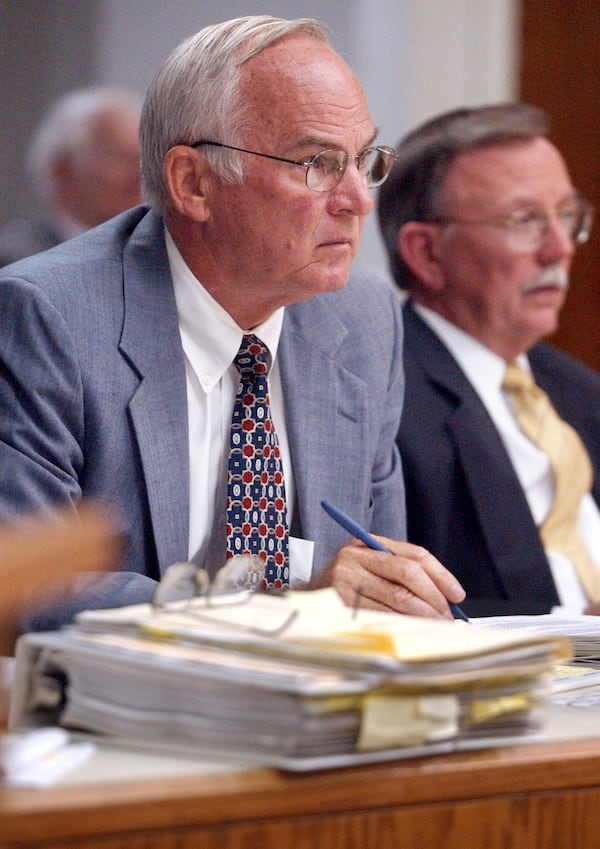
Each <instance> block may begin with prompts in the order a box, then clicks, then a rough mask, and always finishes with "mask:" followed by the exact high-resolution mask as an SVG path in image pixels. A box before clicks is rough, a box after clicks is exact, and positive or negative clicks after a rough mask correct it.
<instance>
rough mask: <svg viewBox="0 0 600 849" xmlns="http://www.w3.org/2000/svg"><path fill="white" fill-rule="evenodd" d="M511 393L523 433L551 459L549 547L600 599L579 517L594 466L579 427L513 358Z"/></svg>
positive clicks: (508, 379) (598, 577) (508, 377)
mask: <svg viewBox="0 0 600 849" xmlns="http://www.w3.org/2000/svg"><path fill="white" fill-rule="evenodd" d="M502 388H503V389H505V390H506V391H507V392H508V393H509V394H510V396H511V398H512V401H513V409H514V413H515V417H516V419H517V421H518V423H519V425H520V427H521V430H522V431H523V433H524V434H525V435H526V436H527V437H528V438H529V439H530V440H531V441H532V442H533V444H534V445H537V447H538V448H540V449H541V450H542V451H543V452H544V453H545V454H547V455H548V457H549V458H550V462H551V464H552V469H553V471H554V480H555V484H554V501H553V503H552V507H551V509H550V512H549V514H548V516H547V517H546V519H545V521H544V523H543V525H542V527H541V529H540V536H541V538H542V541H543V543H544V545H545V547H546V548H548V549H551V550H553V551H558V552H559V553H561V554H563V555H564V556H565V557H567V558H568V559H569V560H570V561H571V563H572V564H573V566H574V567H575V568H576V570H577V574H578V575H579V579H580V581H581V583H582V585H583V588H584V590H585V592H586V595H587V596H588V598H589V600H590V601H600V572H599V571H598V569H596V567H595V566H594V564H593V562H592V561H591V559H590V557H589V555H588V553H587V551H586V549H585V548H584V546H583V545H582V543H581V539H580V537H579V532H578V530H577V521H578V516H579V508H580V505H581V499H582V498H583V496H584V495H585V494H586V493H587V492H589V491H590V489H591V486H592V478H593V473H592V465H591V463H590V458H589V456H588V453H587V451H586V449H585V447H584V445H583V443H582V441H581V439H580V438H579V435H578V434H577V433H576V431H575V430H573V428H572V427H571V426H570V425H569V424H567V422H565V421H563V419H561V418H560V416H559V415H558V413H557V412H556V410H555V409H554V407H553V406H552V403H551V401H550V399H549V398H548V396H547V395H546V393H545V392H544V391H543V390H542V389H540V387H539V386H537V385H536V383H535V382H534V381H533V379H532V377H531V376H530V375H529V374H527V372H525V371H523V369H522V368H519V366H517V365H515V364H514V363H510V364H509V365H508V366H507V368H506V374H505V377H504V381H503V384H502Z"/></svg>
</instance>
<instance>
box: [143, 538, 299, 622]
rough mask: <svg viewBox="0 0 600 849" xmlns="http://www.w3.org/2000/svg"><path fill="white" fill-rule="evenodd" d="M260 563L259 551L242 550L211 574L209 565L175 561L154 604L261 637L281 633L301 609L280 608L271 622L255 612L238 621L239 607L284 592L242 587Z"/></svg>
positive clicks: (172, 612) (169, 611) (164, 611)
mask: <svg viewBox="0 0 600 849" xmlns="http://www.w3.org/2000/svg"><path fill="white" fill-rule="evenodd" d="M263 565H264V564H263ZM259 566H260V560H259V558H258V557H257V555H250V554H238V555H235V556H234V557H232V558H230V559H229V560H228V561H227V563H226V564H225V566H223V567H222V568H221V569H219V570H218V571H217V573H216V575H215V576H214V578H211V577H210V575H209V574H208V572H207V571H206V569H204V568H203V567H201V566H198V565H197V564H195V563H174V564H173V565H172V566H170V567H169V569H167V571H166V572H165V574H164V575H163V577H162V579H161V581H160V583H159V584H158V586H157V588H156V590H155V592H154V595H153V598H152V602H151V604H152V608H153V609H154V610H155V611H156V613H157V614H158V613H159V612H160V613H162V614H168V615H170V616H172V617H177V616H181V615H184V616H185V617H187V618H188V619H191V620H200V621H204V622H207V623H208V622H210V623H212V624H213V625H217V626H218V625H219V624H221V625H222V626H225V627H226V628H229V629H233V630H238V631H241V632H244V633H247V634H254V635H255V636H258V637H279V636H281V635H282V634H283V633H284V632H285V631H287V629H288V628H289V627H290V625H291V624H292V622H294V621H295V619H296V618H297V616H298V611H297V610H291V611H283V615H281V611H278V615H277V616H275V613H273V617H274V618H273V620H272V621H268V622H265V621H263V620H259V621H255V617H253V616H252V615H250V616H248V615H246V616H245V617H242V620H243V621H237V619H238V617H237V616H236V608H240V607H244V606H247V605H251V604H252V599H253V598H255V597H256V596H257V595H263V596H264V595H279V594H280V593H279V592H277V591H275V590H271V591H269V592H268V593H263V592H262V591H259V590H258V589H256V590H247V589H240V587H243V586H244V580H243V579H244V576H245V575H246V574H247V573H248V572H253V571H254V570H255V569H256V568H257V567H259Z"/></svg>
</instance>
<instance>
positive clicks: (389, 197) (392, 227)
mask: <svg viewBox="0 0 600 849" xmlns="http://www.w3.org/2000/svg"><path fill="white" fill-rule="evenodd" d="M549 132H550V127H549V123H548V118H547V116H546V114H545V113H544V112H542V111H541V110H540V109H538V108H537V107H535V106H531V105H530V104H527V103H499V104H493V105H491V106H480V107H476V108H471V109H456V110H453V111H451V112H446V113H444V114H443V115H439V116H438V117H436V118H433V119H432V120H430V121H427V122H426V123H424V124H422V125H421V126H420V127H418V128H417V129H416V130H413V131H412V132H410V133H409V134H408V135H406V136H405V137H404V138H403V139H402V140H401V141H400V142H399V143H398V145H397V146H396V152H397V154H398V159H397V160H396V162H395V164H394V167H393V169H392V172H391V174H390V176H389V177H388V179H387V181H386V182H385V183H384V184H383V186H382V187H381V189H380V191H379V195H378V202H377V214H378V217H379V226H380V228H381V234H382V236H383V241H384V243H385V246H386V249H387V252H388V257H389V262H390V270H391V272H392V274H393V276H394V279H395V281H396V283H397V284H398V285H399V286H400V287H401V288H406V287H407V285H409V284H410V280H411V276H412V274H411V272H410V269H408V268H407V266H406V264H405V263H404V261H403V259H402V257H401V256H400V254H399V253H398V250H397V247H396V242H397V235H398V232H399V231H400V229H401V227H402V226H403V225H404V224H406V223H407V222H408V221H426V220H427V219H428V218H433V217H436V216H438V215H442V214H443V209H442V205H443V202H444V194H443V192H444V181H445V179H446V176H447V174H448V171H449V169H450V166H451V165H452V163H453V161H454V159H455V158H456V157H457V156H458V155H459V154H460V153H464V152H465V151H470V150H476V149H479V148H482V147H487V146H489V145H493V144H498V143H503V142H513V141H519V140H524V139H532V138H537V137H539V136H544V137H546V136H548V134H549Z"/></svg>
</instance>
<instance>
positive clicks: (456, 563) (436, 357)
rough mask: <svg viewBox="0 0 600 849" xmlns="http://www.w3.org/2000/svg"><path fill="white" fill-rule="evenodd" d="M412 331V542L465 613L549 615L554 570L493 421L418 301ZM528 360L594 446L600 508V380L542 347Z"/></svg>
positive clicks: (409, 321)
mask: <svg viewBox="0 0 600 849" xmlns="http://www.w3.org/2000/svg"><path fill="white" fill-rule="evenodd" d="M404 327H405V340H404V366H405V378H406V396H405V405H404V412H403V416H402V422H401V426H400V432H399V435H398V445H399V448H400V453H401V456H402V462H403V468H404V477H405V484H406V499H407V522H408V539H409V540H410V541H411V542H414V543H418V544H420V545H423V546H425V547H426V548H428V549H429V550H430V551H431V552H433V554H435V555H436V557H437V558H438V559H439V560H441V562H442V563H443V564H444V565H445V566H446V567H447V568H448V569H450V570H451V571H452V572H453V573H454V574H455V575H456V577H457V578H458V579H459V580H460V581H461V583H462V585H463V586H464V588H465V590H466V593H467V601H466V602H465V603H464V608H465V611H466V612H467V613H469V614H471V615H502V614H516V613H544V612H548V611H549V610H550V609H551V607H552V606H553V605H555V604H557V603H558V597H557V594H556V589H555V587H554V582H553V580H552V576H551V573H550V568H549V566H548V562H547V559H546V556H545V554H544V550H543V547H542V543H541V541H540V536H539V532H538V529H537V528H536V525H535V523H534V521H533V518H532V515H531V511H530V509H529V506H528V504H527V500H526V498H525V495H524V493H523V490H522V489H521V486H520V483H519V480H518V478H517V475H516V473H515V471H514V469H513V466H512V464H511V462H510V459H509V457H508V454H507V453H506V450H505V448H504V445H503V443H502V441H501V439H500V436H499V435H498V432H497V431H496V428H495V426H494V424H493V422H492V420H491V418H490V417H489V415H488V413H487V411H486V409H485V407H484V405H483V404H482V402H481V400H480V399H479V396H478V395H477V393H476V392H475V390H474V389H473V387H472V386H471V384H470V383H469V381H468V380H467V378H466V377H465V375H464V373H463V371H462V370H461V368H460V367H459V365H458V363H457V362H456V360H455V359H454V358H453V357H452V355H451V354H450V352H449V351H448V349H447V348H446V347H445V345H444V344H443V343H442V342H441V341H440V339H439V338H438V336H437V335H436V334H435V333H434V332H433V331H432V330H431V329H430V328H429V327H428V326H427V325H426V324H425V323H424V322H423V321H422V320H421V319H420V318H419V316H418V315H417V314H416V312H415V311H414V309H413V307H412V305H411V304H410V302H408V303H407V304H405V306H404ZM528 357H529V361H530V364H531V368H532V370H533V374H534V376H535V379H536V381H537V383H538V384H539V385H540V386H541V387H542V388H543V389H544V390H545V391H546V392H547V393H548V395H549V396H550V398H551V399H552V402H553V404H554V406H555V407H556V409H557V411H558V413H559V415H560V416H562V418H564V419H565V420H566V421H568V422H569V423H570V424H571V425H572V426H573V427H574V428H575V429H576V430H577V431H578V433H579V435H580V436H581V438H582V439H583V441H584V443H585V445H586V446H587V449H588V451H589V453H590V456H591V459H592V463H593V466H594V476H595V479H594V487H593V493H592V494H593V496H594V498H595V500H596V502H598V503H600V468H599V464H600V375H599V374H597V373H596V372H594V371H592V370H591V369H589V368H587V367H585V366H583V365H582V364H581V363H579V362H577V361H576V360H575V359H573V358H572V357H570V356H568V355H567V354H564V353H562V352H560V351H557V350H556V349H554V348H552V347H551V346H550V345H547V344H544V343H540V344H537V345H535V346H534V347H533V348H532V349H531V350H530V351H529V352H528ZM599 542H600V541H599Z"/></svg>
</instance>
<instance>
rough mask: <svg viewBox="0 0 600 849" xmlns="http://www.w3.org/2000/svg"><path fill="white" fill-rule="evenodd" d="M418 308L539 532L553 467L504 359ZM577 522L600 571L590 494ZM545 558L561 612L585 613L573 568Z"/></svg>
mask: <svg viewBox="0 0 600 849" xmlns="http://www.w3.org/2000/svg"><path fill="white" fill-rule="evenodd" d="M414 306H415V310H416V312H417V313H418V314H419V315H420V317H421V318H422V319H423V321H424V322H425V323H426V324H427V325H428V326H429V327H430V328H431V329H432V330H433V331H434V333H435V334H436V335H437V336H439V338H440V339H441V340H442V342H443V343H444V345H445V346H446V347H447V348H448V350H449V351H450V353H451V354H452V356H453V357H454V359H455V360H456V361H457V363H458V364H459V366H460V367H461V369H462V370H463V372H464V374H465V376H466V378H467V380H468V381H469V382H470V383H471V385H472V386H473V388H474V389H475V391H476V392H477V394H478V395H479V397H480V398H481V401H482V403H483V405H484V406H485V408H486V410H487V411H488V413H489V415H490V417H491V419H492V421H493V422H494V424H495V425H496V428H497V430H498V433H499V435H500V438H501V439H502V441H503V443H504V446H505V448H506V451H507V453H508V456H509V457H510V460H511V462H512V465H513V467H514V470H515V472H516V474H517V477H518V478H519V481H520V483H521V486H522V488H523V492H524V493H525V497H526V498H527V501H528V503H529V508H530V510H531V513H532V516H533V519H534V521H535V523H536V525H537V526H538V528H539V527H540V526H541V525H542V524H543V522H544V520H545V518H546V516H547V515H548V513H549V512H550V508H551V506H552V501H553V498H554V485H553V473H552V466H551V464H550V459H549V457H548V456H547V454H545V453H544V452H543V451H541V450H540V449H539V448H538V447H537V446H535V445H534V444H533V443H532V442H530V440H529V439H528V438H527V437H526V436H525V434H524V433H523V432H522V431H521V429H520V428H519V425H518V423H517V420H516V419H515V417H514V415H513V412H512V409H511V402H510V399H509V397H508V396H507V394H506V393H505V392H504V391H503V390H502V381H503V378H504V372H505V369H506V361H505V360H504V359H503V358H502V357H499V356H498V355H497V354H495V353H493V351H490V349H489V348H486V347H485V346H484V345H482V344H481V343H480V342H478V341H477V340H476V339H474V338H473V337H472V336H470V335H469V334H468V333H465V332H464V331H463V330H461V329H460V328H458V327H457V326H456V325H455V324H452V323H451V322H449V321H447V320H446V319H445V318H443V317H442V316H441V315H439V314H438V313H436V312H433V310H430V309H427V308H426V307H423V306H422V305H421V304H414ZM517 362H518V364H519V365H520V366H521V367H522V368H523V369H525V370H526V371H529V372H530V371H531V369H530V366H529V362H528V360H527V357H526V355H525V354H522V355H521V356H520V357H518V359H517ZM578 524H579V532H580V534H581V538H582V542H583V544H584V545H585V547H586V549H587V550H588V553H589V555H590V557H591V559H592V562H593V563H594V564H595V565H596V566H597V568H599V569H600V544H599V543H600V511H599V510H598V507H597V506H596V502H595V501H594V499H593V497H592V496H591V494H589V493H588V494H587V495H585V496H584V498H583V500H582V502H581V507H580V510H579V523H578ZM546 556H547V558H548V562H549V564H550V569H551V571H552V577H553V579H554V583H555V585H556V589H557V592H558V597H559V599H560V602H561V610H563V611H564V612H569V613H575V612H582V611H583V610H584V609H585V607H586V606H587V603H588V602H587V599H586V595H585V593H584V591H583V588H582V586H581V583H580V581H579V578H578V576H577V573H576V571H575V568H574V566H573V564H572V563H571V561H570V560H567V558H566V557H564V556H563V555H562V554H559V553H558V552H556V551H549V550H547V551H546Z"/></svg>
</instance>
